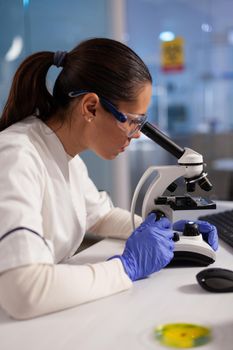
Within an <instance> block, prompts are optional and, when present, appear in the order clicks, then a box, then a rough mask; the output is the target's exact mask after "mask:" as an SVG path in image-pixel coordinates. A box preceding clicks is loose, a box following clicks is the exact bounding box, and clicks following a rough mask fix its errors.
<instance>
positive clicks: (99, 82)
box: [0, 38, 152, 131]
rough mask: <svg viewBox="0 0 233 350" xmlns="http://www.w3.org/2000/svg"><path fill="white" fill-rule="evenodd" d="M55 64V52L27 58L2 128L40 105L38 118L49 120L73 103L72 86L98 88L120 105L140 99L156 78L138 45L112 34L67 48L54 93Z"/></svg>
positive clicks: (13, 89)
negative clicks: (49, 81)
mask: <svg viewBox="0 0 233 350" xmlns="http://www.w3.org/2000/svg"><path fill="white" fill-rule="evenodd" d="M53 64H54V53H53V52H46V51H44V52H38V53H35V54H33V55H31V56H29V57H28V58H27V59H26V60H25V61H23V63H22V64H21V65H20V67H19V68H18V70H17V71H16V74H15V76H14V79H13V83H12V87H11V90H10V94H9V97H8V100H7V102H6V105H5V108H4V110H3V114H2V118H1V119H0V131H2V130H4V129H5V128H7V127H8V126H10V125H12V124H14V123H16V122H18V121H20V120H22V119H24V118H26V117H27V116H29V115H32V114H33V113H35V112H36V110H38V111H39V114H38V118H40V119H42V120H43V121H46V120H48V119H49V117H50V116H51V115H52V114H53V113H54V112H56V111H57V110H58V109H59V108H60V109H63V110H65V109H66V108H67V106H69V103H70V101H71V100H72V98H71V97H69V92H71V91H77V90H86V91H90V92H95V93H96V94H98V95H99V96H102V97H105V98H106V99H108V100H110V101H112V103H115V104H117V102H119V101H133V100H135V99H136V97H137V93H138V92H139V91H140V89H141V88H142V86H143V85H145V84H146V83H148V82H149V83H151V82H152V78H151V75H150V73H149V71H148V68H147V67H146V65H145V64H144V62H143V61H142V60H141V59H140V57H139V56H138V55H137V54H136V53H135V52H134V51H133V50H131V49H130V48H129V47H127V46H126V45H124V44H122V43H120V42H118V41H115V40H111V39H106V38H95V39H89V40H86V41H84V42H82V43H80V44H79V45H78V46H76V47H75V48H74V49H73V50H72V51H70V52H69V53H66V55H65V56H64V57H63V63H62V66H63V69H62V70H61V72H60V74H59V75H58V77H57V79H56V81H55V85H54V89H53V96H52V95H51V94H50V93H49V92H48V90H47V87H46V75H47V72H48V69H49V68H50V67H51V65H53ZM63 117H64V116H63Z"/></svg>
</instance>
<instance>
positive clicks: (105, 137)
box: [86, 83, 152, 159]
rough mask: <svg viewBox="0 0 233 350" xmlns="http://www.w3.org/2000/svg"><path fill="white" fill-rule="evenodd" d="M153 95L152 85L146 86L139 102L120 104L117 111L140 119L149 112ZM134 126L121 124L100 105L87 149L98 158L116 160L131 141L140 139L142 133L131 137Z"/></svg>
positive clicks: (89, 129) (89, 128) (88, 134)
mask: <svg viewBox="0 0 233 350" xmlns="http://www.w3.org/2000/svg"><path fill="white" fill-rule="evenodd" d="M151 94H152V86H151V84H149V83H148V84H146V85H144V87H143V89H142V90H141V91H140V93H139V95H138V97H137V100H136V101H134V102H120V103H118V106H117V109H118V110H119V111H120V112H122V113H124V114H125V115H127V113H128V114H129V117H130V115H131V114H133V115H138V116H135V118H140V115H144V114H146V112H147V109H148V106H149V103H150V99H151ZM130 131H132V126H130V125H129V123H128V121H126V122H125V123H120V122H119V121H117V119H116V118H115V117H114V116H113V115H112V114H111V113H110V112H107V111H106V110H105V109H104V108H103V107H102V106H101V104H100V103H99V105H98V108H97V109H96V114H95V117H94V118H93V120H92V121H91V123H89V127H88V130H87V134H86V136H87V139H88V145H87V148H88V149H91V150H92V151H94V152H95V153H96V154H97V155H98V156H100V157H101V158H104V159H114V158H115V157H116V156H117V155H118V154H119V153H121V152H124V150H125V149H126V147H128V146H129V144H130V141H131V139H133V138H139V137H140V131H137V132H136V133H134V134H133V135H132V136H130Z"/></svg>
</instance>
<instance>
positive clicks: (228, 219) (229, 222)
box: [198, 210, 233, 247]
mask: <svg viewBox="0 0 233 350" xmlns="http://www.w3.org/2000/svg"><path fill="white" fill-rule="evenodd" d="M198 219H199V220H204V221H208V222H209V223H211V224H213V225H215V226H216V227H217V230H218V236H219V238H221V239H222V240H223V241H224V242H226V243H228V244H229V245H230V246H232V247H233V210H226V211H223V212H220V213H216V214H211V215H205V216H200V217H199V218H198Z"/></svg>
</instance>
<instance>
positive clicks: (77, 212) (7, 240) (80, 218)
mask: <svg viewBox="0 0 233 350" xmlns="http://www.w3.org/2000/svg"><path fill="white" fill-rule="evenodd" d="M110 210H111V201H110V200H109V198H108V196H107V194H106V193H105V192H98V190H97V189H96V187H95V185H94V184H93V182H92V181H91V180H90V178H89V177H88V172H87V169H86V166H85V164H84V163H83V161H82V160H81V158H80V157H79V156H76V157H74V158H72V159H71V158H70V157H69V156H68V155H67V154H66V152H65V150H64V148H63V146H62V144H61V142H60V140H59V139H58V137H57V136H56V134H55V133H54V132H53V131H52V130H51V129H50V128H48V127H47V126H46V125H45V124H44V123H43V122H42V121H40V120H39V119H37V118H35V117H29V118H27V119H25V120H24V121H22V122H19V123H16V124H14V125H12V126H11V127H9V128H7V129H6V130H4V131H3V132H1V133H0V218H1V219H0V220H1V224H0V273H1V272H3V271H6V270H9V269H12V268H15V267H20V266H24V265H30V264H35V263H42V264H56V263H59V262H65V261H66V260H67V259H68V258H69V257H71V256H72V255H73V254H74V253H75V251H76V250H77V248H78V247H79V246H80V244H81V242H82V240H83V237H84V234H85V232H86V231H87V230H88V228H90V227H91V226H93V225H95V223H96V222H98V221H99V220H100V219H101V218H102V217H104V216H105V215H106V214H107V213H108V212H109V211H110Z"/></svg>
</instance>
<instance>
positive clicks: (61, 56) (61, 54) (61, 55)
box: [53, 51, 67, 68]
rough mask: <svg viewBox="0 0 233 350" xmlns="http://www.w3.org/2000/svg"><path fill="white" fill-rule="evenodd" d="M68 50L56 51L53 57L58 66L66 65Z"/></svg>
mask: <svg viewBox="0 0 233 350" xmlns="http://www.w3.org/2000/svg"><path fill="white" fill-rule="evenodd" d="M66 55H67V51H56V52H55V53H54V57H53V64H54V65H55V66H56V67H58V68H59V67H64V63H65V58H66Z"/></svg>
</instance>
